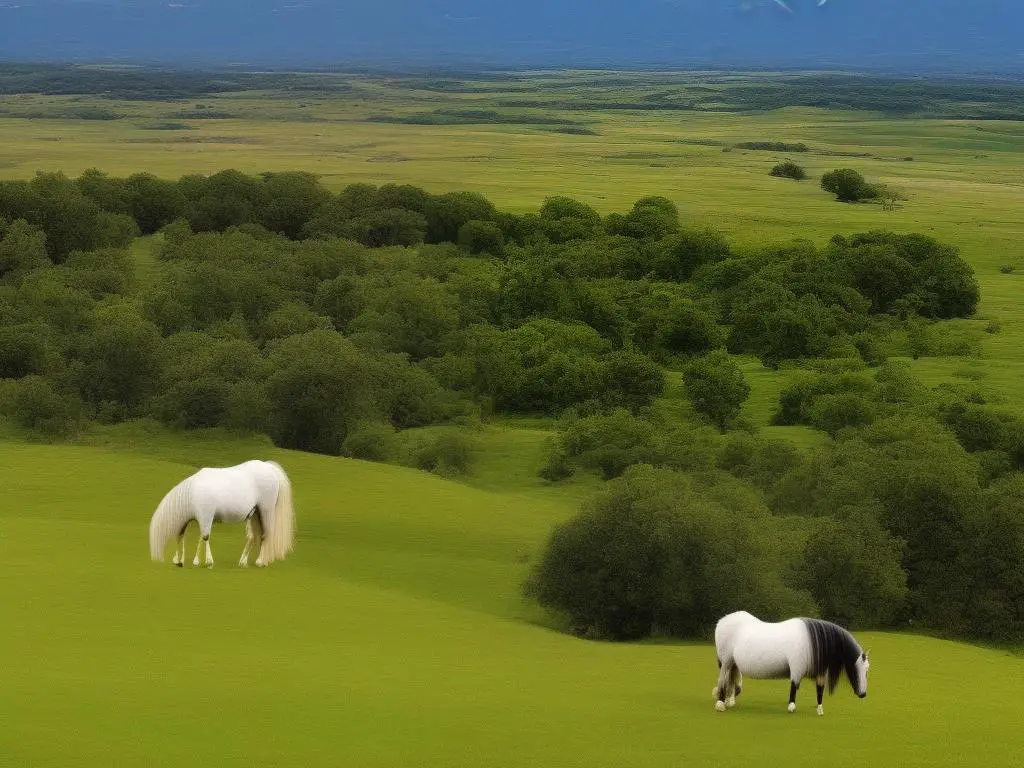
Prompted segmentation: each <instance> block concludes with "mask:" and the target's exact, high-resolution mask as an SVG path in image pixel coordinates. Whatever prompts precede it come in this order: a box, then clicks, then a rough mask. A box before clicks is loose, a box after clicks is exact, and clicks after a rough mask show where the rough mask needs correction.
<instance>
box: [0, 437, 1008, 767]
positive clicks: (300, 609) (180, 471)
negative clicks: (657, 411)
mask: <svg viewBox="0 0 1024 768" xmlns="http://www.w3.org/2000/svg"><path fill="white" fill-rule="evenodd" d="M148 450H149V452H150V453H151V454H153V455H152V456H143V455H140V454H139V453H138V452H131V451H122V450H117V451H115V450H104V449H100V448H94V447H54V446H39V445H30V444H22V443H16V442H7V443H0V467H2V468H3V469H2V470H0V481H2V483H3V487H4V488H5V490H6V503H5V504H4V506H3V510H2V512H0V524H2V527H3V535H2V536H0V625H2V626H3V627H4V631H3V632H0V655H2V657H3V658H4V659H5V664H4V672H3V676H2V680H3V685H2V686H0V720H2V722H3V727H2V729H0V751H2V753H3V756H4V762H5V763H7V764H10V765H32V766H44V765H53V766H67V765H97V766H99V765H142V764H148V765H181V764H191V763H193V762H200V761H201V762H203V763H204V764H208V765H216V766H232V765H253V764H266V765H305V766H312V765H325V766H326V765H360V766H378V765H380V766H385V765H386V766H395V765H446V766H447V765H458V766H474V767H475V766H482V765H489V766H519V765H523V766H526V765H532V766H536V765H579V766H623V765H630V766H645V765H665V764H667V763H672V764H691V765H709V766H712V765H722V766H725V765H737V764H739V765H744V764H754V763H755V761H756V764H758V765H778V764H783V763H784V764H786V765H797V766H799V765H808V766H810V765H814V766H846V765H849V766H853V765H866V764H867V765H870V764H881V765H922V766H924V765H992V764H996V765H999V764H1010V763H1011V762H1013V761H1014V759H1015V758H1016V756H1017V752H1018V750H1019V738H1018V731H1019V728H1018V726H1019V722H1020V720H1021V717H1022V716H1024V703H1022V700H1021V698H1020V696H1019V691H1018V682H1019V680H1020V679H1021V675H1022V674H1024V659H1021V658H1020V657H1015V656H1012V655H1010V654H1008V653H1006V652H1002V651H994V650H985V649H980V648H975V647H971V646H968V645H962V644H957V643H950V642H943V641H938V640H932V639H928V638H923V637H915V636H909V635H906V636H900V635H892V634H879V633H871V634H868V633H865V634H862V635H861V636H860V639H861V640H862V642H864V643H865V644H866V646H867V647H868V648H869V649H870V651H871V652H872V655H873V660H874V663H873V665H872V673H871V687H870V695H869V696H868V698H867V699H865V700H864V701H860V700H858V699H856V698H855V697H854V696H853V695H852V694H851V693H850V691H849V690H848V688H847V689H841V690H840V691H838V692H837V694H836V696H835V697H834V698H832V699H830V700H828V701H827V702H826V716H825V717H824V718H818V717H817V716H816V715H815V714H814V708H813V695H814V694H813V687H809V690H808V689H807V688H808V687H805V690H804V691H802V694H801V700H800V704H801V706H800V708H799V709H798V711H797V713H796V714H795V715H789V714H787V713H786V711H785V703H786V696H787V692H788V686H787V685H786V684H785V682H777V681H775V682H769V681H763V682H757V681H751V682H748V684H747V686H746V688H745V690H744V694H743V696H742V697H741V700H740V705H739V707H738V708H737V709H736V710H734V711H732V712H729V713H727V714H724V715H721V714H718V713H716V712H715V711H714V709H713V707H712V702H711V697H710V690H711V686H712V685H713V683H714V680H715V675H716V669H715V663H714V656H713V651H712V649H711V647H710V646H708V645H704V644H657V643H651V644H638V645H623V644H608V643H594V642H589V641H584V640H577V639H573V638H570V637H568V636H564V635H561V634H558V633H556V632H553V631H552V630H550V629H549V628H547V627H546V626H545V625H544V622H543V618H542V617H541V616H540V615H539V614H538V613H537V612H536V610H535V609H534V608H532V607H530V606H529V605H527V604H525V603H524V602H523V601H522V599H521V598H520V596H519V584H520V582H521V580H522V578H523V576H524V574H525V572H526V569H527V567H528V563H527V562H526V560H527V558H529V557H530V556H532V555H534V554H535V553H536V551H537V548H538V545H539V544H540V543H541V542H542V540H543V539H544V537H545V535H546V533H547V531H548V529H549V526H550V525H551V524H552V523H553V522H555V521H557V520H560V519H563V518H564V517H565V516H567V515H568V514H570V513H571V512H572V510H573V508H574V504H573V502H572V501H571V500H570V499H557V500H551V499H548V500H543V499H540V498H536V497H533V498H527V497H523V496H518V495H516V494H497V493H492V492H488V491H482V490H478V489H474V488H468V487H466V486H465V485H457V484H454V483H449V482H446V481H442V480H438V479H435V478H433V477H431V476H428V475H425V474H422V473H418V472H414V471H410V470H404V469H398V468H394V467H385V466H380V465H371V464H365V463H360V462H354V461H349V460H343V459H332V458H326V457H316V456H310V455H302V454H295V453H290V452H284V451H277V450H270V451H268V450H266V448H265V446H263V445H260V444H252V443H244V442H242V443H225V442H218V441H205V442H204V441H197V442H196V444H195V450H194V451H193V453H194V454H195V455H197V456H201V457H202V459H201V460H202V461H203V462H208V463H225V462H229V461H235V460H237V459H239V458H241V457H243V456H250V455H270V456H273V457H274V458H276V459H278V460H280V461H281V462H283V464H284V465H285V466H286V468H287V469H288V470H289V472H290V474H291V476H292V479H293V482H294V484H295V491H296V501H297V515H298V523H299V539H298V543H297V546H296V550H295V552H294V553H293V554H292V556H291V557H289V559H287V560H286V561H284V562H283V563H277V564H275V565H274V566H272V567H271V568H270V569H267V570H256V569H250V570H247V571H243V570H241V569H239V568H238V567H237V565H236V564H235V563H236V561H237V558H238V554H239V552H240V551H241V545H242V535H243V534H242V531H241V527H240V526H235V527H230V526H228V527H218V528H217V529H216V531H215V533H214V536H213V538H212V543H213V549H214V554H215V556H216V558H217V565H216V567H215V568H214V569H213V570H210V571H208V570H206V569H193V568H191V567H186V568H185V569H183V570H179V569H176V568H173V567H172V566H171V565H170V564H169V563H167V564H164V565H163V566H160V565H157V564H155V563H151V562H149V560H148V553H147V542H146V526H147V523H148V519H149V515H150V513H151V511H152V509H153V508H154V506H155V504H156V503H157V501H159V498H160V496H161V495H162V494H163V493H164V491H165V490H166V489H167V488H169V487H170V486H171V485H172V484H173V483H175V482H177V481H178V480H179V479H181V478H182V477H184V476H186V475H187V474H189V473H190V472H191V471H192V468H191V467H189V466H186V465H185V464H182V463H176V462H174V461H172V460H170V459H169V458H158V457H157V456H159V455H163V456H166V457H171V456H174V455H176V454H178V453H181V452H188V450H189V446H188V445H187V444H186V443H174V442H170V443H167V444H161V443H159V441H157V442H154V443H152V444H151V445H150V446H149V449H148ZM194 538H195V536H194V533H193V535H192V536H190V539H189V544H190V546H191V545H192V543H193V541H194Z"/></svg>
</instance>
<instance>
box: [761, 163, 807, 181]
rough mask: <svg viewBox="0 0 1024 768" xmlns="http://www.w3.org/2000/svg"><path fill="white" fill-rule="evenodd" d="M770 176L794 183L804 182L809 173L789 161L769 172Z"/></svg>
mask: <svg viewBox="0 0 1024 768" xmlns="http://www.w3.org/2000/svg"><path fill="white" fill-rule="evenodd" d="M768 175H769V176H778V177H780V178H784V179H793V180H794V181H803V180H804V179H806V178H807V171H805V170H804V169H803V168H802V167H801V166H799V165H797V164H796V163H794V162H793V161H792V160H787V161H786V162H784V163H779V164H778V165H776V166H775V167H774V168H772V169H771V170H770V171H769V172H768Z"/></svg>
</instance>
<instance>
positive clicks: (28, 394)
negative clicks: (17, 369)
mask: <svg viewBox="0 0 1024 768" xmlns="http://www.w3.org/2000/svg"><path fill="white" fill-rule="evenodd" d="M80 412H81V407H80V404H79V402H78V400H77V399H76V398H74V397H73V396H71V395H66V394H64V393H62V392H60V391H58V390H57V389H55V388H54V387H53V385H52V384H51V383H50V382H49V381H47V380H46V379H44V378H43V377H41V376H26V377H25V378H23V379H17V380H12V379H0V413H3V415H5V416H7V417H8V418H10V419H11V420H12V421H13V422H14V423H15V424H17V425H18V426H20V427H23V428H24V429H27V430H29V431H30V432H34V433H35V434H37V435H40V436H43V437H47V438H58V437H67V436H68V435H70V434H71V433H72V432H74V430H75V428H76V426H77V424H78V420H79V416H80Z"/></svg>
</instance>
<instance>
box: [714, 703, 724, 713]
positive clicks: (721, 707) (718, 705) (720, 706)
mask: <svg viewBox="0 0 1024 768" xmlns="http://www.w3.org/2000/svg"><path fill="white" fill-rule="evenodd" d="M715 709H717V710H718V711H719V712H725V702H724V701H716V702H715Z"/></svg>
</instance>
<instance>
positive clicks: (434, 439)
mask: <svg viewBox="0 0 1024 768" xmlns="http://www.w3.org/2000/svg"><path fill="white" fill-rule="evenodd" d="M406 453H407V457H406V463H407V464H409V465H410V466H413V467H416V468H417V469H422V470H424V471H425V472H433V473H434V474H435V475H441V476H442V477H456V476H459V475H466V474H468V473H469V470H470V468H471V467H472V464H473V458H474V455H475V453H476V446H475V441H474V440H473V439H472V438H471V437H470V436H469V435H468V434H466V433H464V432H462V431H460V430H457V429H455V428H448V429H443V430H440V431H437V432H428V433H419V434H413V435H412V436H411V438H410V442H409V444H408V445H407V447H406Z"/></svg>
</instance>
